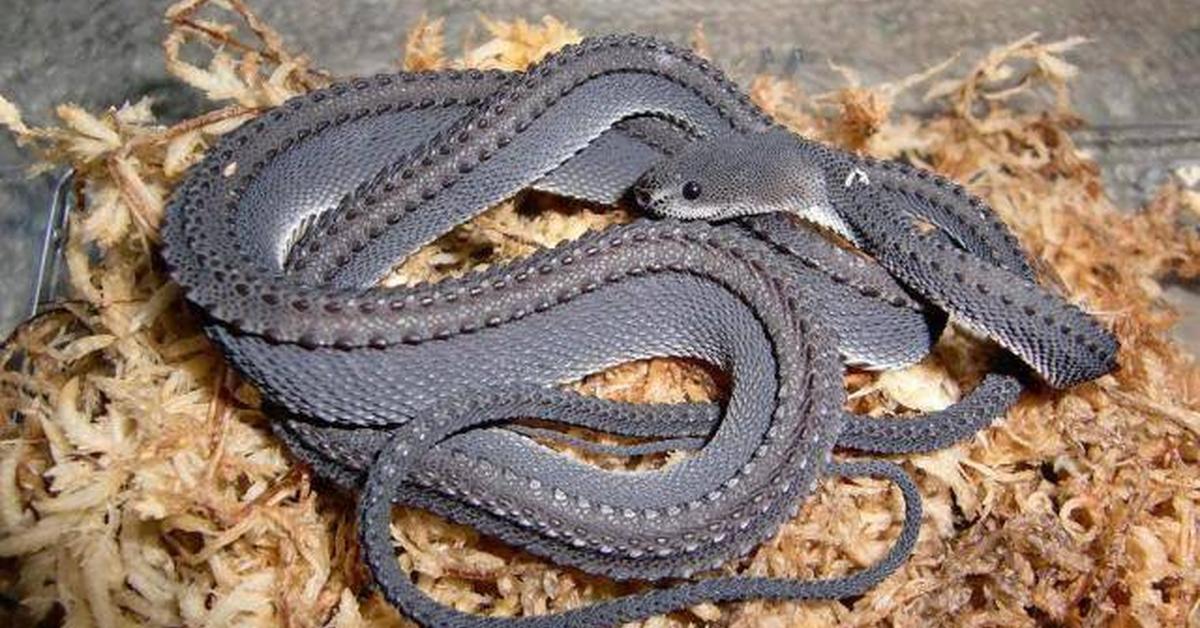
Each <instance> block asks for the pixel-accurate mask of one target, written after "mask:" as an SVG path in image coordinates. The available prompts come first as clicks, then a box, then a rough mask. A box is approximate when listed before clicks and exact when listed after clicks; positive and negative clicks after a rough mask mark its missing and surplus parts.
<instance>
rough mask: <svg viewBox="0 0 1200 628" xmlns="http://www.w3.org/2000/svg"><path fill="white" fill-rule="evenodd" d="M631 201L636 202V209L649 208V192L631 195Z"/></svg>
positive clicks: (638, 192)
mask: <svg viewBox="0 0 1200 628" xmlns="http://www.w3.org/2000/svg"><path fill="white" fill-rule="evenodd" d="M633 200H635V201H637V204H638V207H641V208H643V209H646V208H649V207H650V201H651V198H650V192H649V191H648V190H638V191H636V192H634V193H633Z"/></svg>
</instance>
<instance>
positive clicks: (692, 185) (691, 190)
mask: <svg viewBox="0 0 1200 628" xmlns="http://www.w3.org/2000/svg"><path fill="white" fill-rule="evenodd" d="M683 198H685V199H687V200H689V201H694V200H696V199H698V198H700V184H699V183H696V182H695V181H688V182H687V183H684V184H683Z"/></svg>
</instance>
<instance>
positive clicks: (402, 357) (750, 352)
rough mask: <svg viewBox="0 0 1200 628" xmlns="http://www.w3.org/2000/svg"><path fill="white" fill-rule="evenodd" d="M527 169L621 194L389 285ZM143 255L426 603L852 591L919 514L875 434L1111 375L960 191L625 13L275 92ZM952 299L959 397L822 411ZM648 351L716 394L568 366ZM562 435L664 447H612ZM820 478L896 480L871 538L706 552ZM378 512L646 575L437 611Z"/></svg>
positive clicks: (195, 178)
mask: <svg viewBox="0 0 1200 628" xmlns="http://www.w3.org/2000/svg"><path fill="white" fill-rule="evenodd" d="M530 190H536V191H540V192H543V193H549V194H555V195H560V196H565V197H569V198H573V199H577V200H580V201H583V202H587V203H594V204H598V205H605V206H611V205H622V206H626V207H631V208H635V209H637V210H638V213H637V216H636V217H635V218H634V219H632V220H631V221H630V222H628V223H626V224H618V225H613V226H610V227H606V228H603V229H600V230H596V231H591V232H589V233H587V234H585V235H583V236H581V237H579V238H577V239H574V240H571V241H568V242H564V243H562V244H559V245H557V246H554V247H549V248H542V249H540V250H538V251H536V252H534V253H533V254H531V255H529V256H527V257H524V258H520V259H517V260H513V261H509V262H505V263H501V264H495V265H492V266H490V267H488V268H486V269H484V270H479V271H475V272H470V273H468V274H466V275H463V276H460V277H454V278H447V279H442V280H439V281H434V282H425V283H420V284H416V285H407V286H386V285H384V284H383V283H382V280H383V279H384V278H386V277H387V275H388V274H389V273H390V272H391V271H392V270H393V269H394V268H395V267H396V265H397V264H398V263H400V262H401V261H403V260H404V259H405V258H406V257H408V256H409V255H411V254H412V253H413V252H415V251H417V250H419V249H420V248H421V247H423V246H425V245H427V244H429V243H430V242H432V241H433V240H435V239H436V238H437V237H439V236H441V235H442V234H445V233H447V232H448V231H449V230H451V229H453V228H454V227H456V226H457V225H460V224H462V223H465V222H467V221H469V220H471V219H472V218H474V217H475V216H478V215H479V214H481V213H482V212H484V211H486V210H488V209H489V208H490V207H493V206H495V205H497V204H499V203H501V202H503V201H505V200H508V199H512V198H514V197H518V196H520V195H522V194H527V193H529V191H530ZM162 260H163V262H164V263H165V265H166V267H167V268H168V270H169V272H170V275H171V277H172V278H173V280H174V281H175V282H177V283H178V284H179V285H180V286H181V288H182V291H183V294H184V295H185V296H186V299H187V301H188V302H189V303H190V304H191V305H192V306H193V307H194V308H195V309H196V310H197V311H198V312H199V313H200V314H201V315H202V320H203V327H204V331H205V333H206V334H207V335H208V336H209V337H210V338H211V339H212V340H213V342H214V343H215V344H216V345H217V346H218V347H219V348H220V350H221V351H222V352H223V353H224V355H225V356H226V358H227V359H228V360H229V362H230V363H231V364H232V365H233V366H234V368H236V369H237V371H238V372H240V373H241V374H242V375H243V376H244V377H246V378H247V379H248V380H249V381H250V382H252V383H253V384H255V385H256V386H257V387H258V388H259V389H260V390H261V391H262V394H263V399H264V407H265V409H266V410H267V411H268V413H269V414H270V415H271V416H272V421H271V425H272V428H273V429H274V431H275V433H276V434H278V436H279V437H280V438H281V439H282V440H283V441H284V442H285V443H286V444H287V446H288V447H289V448H290V449H291V451H292V452H293V453H294V454H295V455H296V456H297V457H298V458H299V459H300V460H302V461H303V462H306V463H307V464H309V465H310V466H311V467H312V468H313V469H314V471H315V472H316V473H317V475H319V476H321V477H323V478H326V479H327V480H329V481H331V482H332V483H334V484H335V485H338V486H340V487H342V488H344V489H346V490H348V491H357V492H358V493H359V498H358V505H357V513H358V514H357V516H358V522H359V537H360V542H361V545H362V547H363V556H364V560H365V562H366V564H367V566H368V567H369V568H370V570H371V573H372V574H373V575H374V578H375V584H376V586H377V587H378V588H379V589H380V591H381V592H382V593H383V595H384V596H385V598H386V599H387V600H388V601H389V602H390V603H392V604H393V605H395V606H396V607H398V608H399V609H400V610H402V611H403V612H404V613H405V614H406V615H407V616H409V617H411V618H412V619H414V620H416V621H417V622H419V623H421V624H423V625H438V626H463V627H466V626H485V625H486V626H509V625H521V626H526V625H528V626H569V625H587V626H594V625H613V624H618V623H622V622H628V621H633V620H637V619H642V618H646V617H649V616H652V615H657V614H663V613H668V612H671V611H673V610H678V609H681V608H686V607H688V606H691V605H694V604H698V603H700V602H705V601H714V602H720V601H732V600H745V599H833V598H844V597H848V596H854V595H860V594H862V593H864V592H865V591H867V590H869V589H870V588H871V587H873V586H874V585H875V584H877V583H878V582H880V581H881V580H882V579H883V578H885V577H887V575H888V574H890V573H891V572H892V571H894V570H895V569H897V568H898V567H899V566H900V565H901V564H903V562H904V561H905V559H906V558H907V556H908V555H909V554H911V552H912V550H913V547H914V546H915V543H916V539H917V534H918V531H919V527H920V519H921V503H920V494H919V492H918V491H917V489H916V487H915V484H914V483H913V481H912V479H911V478H909V477H908V475H907V473H906V472H904V471H903V469H902V468H901V467H899V466H898V465H897V464H896V463H894V462H891V461H888V460H886V459H881V458H878V457H871V456H872V455H874V456H878V455H882V454H904V453H915V452H925V451H931V450H935V449H938V448H940V447H945V446H948V445H950V444H953V443H955V442H957V441H960V440H962V439H964V438H968V437H969V436H970V435H972V434H974V433H975V432H976V431H978V430H979V429H982V428H983V427H986V426H987V425H989V424H990V423H991V422H992V421H993V420H994V419H995V418H996V417H998V416H1001V415H1003V414H1004V412H1005V411H1006V410H1007V408H1008V407H1010V406H1011V405H1012V404H1013V403H1015V401H1016V399H1017V397H1018V396H1019V394H1020V393H1021V391H1022V390H1023V389H1024V388H1025V387H1026V386H1028V385H1049V386H1051V387H1056V388H1063V387H1068V386H1073V385H1075V384H1078V383H1081V382H1084V381H1088V380H1090V379H1094V378H1097V377H1099V376H1101V375H1103V374H1105V373H1107V372H1109V371H1111V370H1112V369H1113V368H1115V364H1116V362H1115V360H1116V357H1115V356H1116V353H1117V349H1118V345H1117V342H1116V340H1115V338H1114V337H1113V336H1112V334H1111V333H1109V332H1108V331H1107V330H1105V329H1104V328H1103V327H1102V326H1101V325H1100V324H1099V322H1097V321H1096V320H1095V319H1094V318H1093V317H1092V316H1090V315H1088V314H1087V313H1085V312H1084V311H1083V310H1081V309H1080V308H1078V307H1077V306H1075V305H1073V304H1071V303H1069V302H1067V301H1066V300H1065V299H1064V298H1062V297H1061V296H1059V295H1057V294H1056V293H1054V292H1052V291H1050V290H1047V289H1046V288H1043V287H1042V286H1041V285H1040V284H1039V282H1038V276H1037V273H1036V271H1035V269H1034V267H1033V266H1032V264H1031V263H1030V262H1029V259H1028V257H1027V255H1026V253H1025V252H1024V250H1023V249H1022V248H1021V246H1020V244H1019V242H1018V241H1017V240H1016V238H1015V237H1014V236H1013V235H1012V233H1011V232H1010V231H1009V230H1008V229H1007V227H1006V226H1005V225H1004V223H1003V222H1002V221H1001V220H1000V219H999V218H998V217H997V216H996V214H995V212H994V211H993V210H991V208H989V207H988V206H987V205H986V204H985V203H984V202H983V201H982V200H980V199H979V198H977V197H975V196H973V195H971V194H969V193H968V192H966V190H964V188H963V187H961V186H960V185H958V184H956V183H953V182H951V181H949V180H948V179H945V178H943V177H940V176H938V175H936V174H933V173H931V172H928V171H926V170H923V169H920V168H916V167H913V166H910V165H906V164H903V163H899V162H893V161H880V160H876V159H873V158H870V157H866V156H861V155H856V154H853V153H849V152H845V151H842V150H839V149H836V148H834V147H831V146H827V145H824V144H821V143H819V142H816V141H812V140H808V139H805V138H802V137H800V136H797V135H795V134H793V133H791V132H790V131H787V130H786V129H784V128H783V127H782V126H780V125H779V124H778V123H776V122H775V121H773V120H772V119H771V118H770V117H769V116H768V115H767V114H765V113H764V112H763V111H762V110H761V109H760V108H758V107H757V106H756V105H755V104H754V103H753V102H751V100H750V99H749V97H748V96H747V95H746V94H745V93H743V92H742V91H741V90H740V89H739V88H738V87H737V86H736V85H735V84H734V83H732V82H731V81H730V80H729V79H727V78H726V77H725V75H724V74H723V73H722V72H721V70H720V69H718V68H716V67H715V66H714V65H713V64H712V63H710V62H709V61H707V60H705V59H703V58H700V57H698V56H697V55H695V54H694V53H692V52H690V51H688V50H685V49H682V48H679V47H676V46H674V45H672V44H670V43H667V42H664V41H660V40H656V39H653V38H648V37H642V36H638V35H610V36H602V37H595V38H589V39H585V40H583V41H582V42H580V43H578V44H572V45H568V46H566V47H564V48H562V49H560V50H559V51H557V52H554V53H551V54H550V55H548V56H547V57H545V58H544V59H543V60H541V61H540V62H538V63H537V64H536V65H534V66H532V67H531V68H529V69H528V70H527V71H524V72H505V71H498V70H489V71H479V70H438V71H429V72H399V73H391V74H378V75H374V76H370V77H358V78H353V79H349V80H345V81H341V82H337V83H334V84H333V85H331V86H329V87H328V88H323V89H320V90H317V91H313V92H310V93H307V94H304V95H301V96H297V97H295V98H292V99H291V100H288V101H287V102H285V103H283V104H282V105H280V106H278V107H275V108H273V109H271V110H268V111H266V112H263V113H262V114H261V115H259V116H257V117H256V118H254V119H252V120H250V121H248V122H246V123H244V124H243V125H242V126H240V127H239V128H237V129H235V130H234V131H231V132H230V133H228V134H226V135H224V136H222V137H221V138H220V139H219V140H218V141H217V142H216V143H215V144H214V145H213V146H212V147H211V148H210V149H209V150H208V151H207V153H206V155H205V157H204V158H203V159H202V160H201V161H200V162H198V163H197V164H196V165H194V166H193V167H192V168H191V169H190V170H189V172H188V174H187V176H186V177H185V178H184V180H183V181H182V182H181V183H180V184H179V185H178V186H177V188H176V189H175V191H174V192H173V194H172V196H171V200H170V202H169V205H168V209H167V214H166V219H165V222H164V225H163V229H162ZM948 321H953V322H955V323H956V324H958V325H960V326H961V327H963V328H964V329H967V330H968V331H970V332H973V333H976V334H979V335H982V336H986V337H987V338H990V339H992V340H994V341H995V342H996V343H997V344H998V345H999V346H1000V347H1001V348H1002V349H1004V351H1003V352H1002V353H1001V354H1000V355H999V357H998V358H997V359H996V360H995V364H994V368H993V370H992V371H991V372H989V373H988V374H987V375H986V376H985V377H984V378H983V380H982V381H981V382H980V383H979V384H977V385H976V386H975V388H974V389H973V390H972V391H970V392H969V393H968V394H967V395H966V396H965V397H964V398H963V399H962V400H961V401H960V402H958V403H956V404H954V405H952V406H950V407H948V408H946V409H944V410H941V411H937V412H930V413H926V414H919V415H911V416H905V417H899V418H890V419H872V418H868V417H860V416H856V415H853V414H851V413H849V412H847V411H846V410H845V409H844V405H845V403H846V393H845V390H844V385H843V374H844V372H845V368H846V366H847V365H850V366H856V367H861V368H867V369H890V368H898V367H902V366H906V365H910V364H913V363H915V362H917V361H919V360H921V359H922V358H923V357H924V356H925V355H927V354H928V353H929V351H930V349H931V347H932V346H933V344H934V343H935V342H936V341H937V339H938V337H939V336H940V334H941V332H942V330H943V328H944V327H945V325H946V324H947V322H948ZM653 357H675V358H688V359H693V360H698V361H700V362H702V363H705V364H708V365H710V366H711V367H713V368H715V369H717V370H720V371H721V372H723V373H725V374H726V375H727V376H728V380H729V387H728V388H729V390H728V394H727V396H726V398H725V399H724V400H723V401H721V402H718V403H680V404H634V403H623V402H616V401H608V400H604V399H600V398H595V397H590V396H585V395H583V394H581V393H578V392H576V391H575V390H574V389H572V388H570V387H569V386H568V384H570V383H572V382H575V381H578V380H580V379H581V378H583V377H585V376H587V375H589V374H593V373H597V372H601V371H603V370H605V369H608V368H611V367H614V366H617V365H620V364H624V363H628V362H631V361H634V360H640V359H646V358H653ZM530 420H535V421H537V422H536V423H531V422H530ZM564 427H578V428H584V430H585V432H586V431H591V432H598V433H607V434H614V435H620V436H624V437H630V438H629V439H623V440H622V441H621V442H623V443H627V444H616V445H613V444H601V443H599V442H596V441H595V439H592V438H587V437H580V436H577V435H574V434H575V433H574V432H573V433H571V434H568V433H567V431H564V430H563V429H562V428H564ZM562 445H570V446H573V447H575V448H576V449H581V450H585V451H587V450H590V451H593V452H597V453H603V454H609V455H619V456H642V455H647V454H655V453H661V452H666V451H682V452H684V455H682V456H680V457H679V459H673V460H672V461H671V462H670V463H668V464H664V465H660V466H657V467H654V468H650V469H645V470H638V471H619V470H606V469H601V468H599V467H597V466H594V465H591V464H588V463H586V462H584V461H581V460H580V459H578V458H576V457H573V456H569V455H566V454H564V453H563V452H562V451H561V446H562ZM835 450H841V451H846V452H857V454H856V455H857V456H858V457H855V456H856V455H855V454H851V455H849V457H847V456H842V455H839V456H838V457H835V456H834V452H835ZM835 476H836V477H859V476H874V477H879V478H883V479H886V480H888V481H889V482H891V483H892V484H894V485H895V486H896V487H897V488H898V489H899V492H900V495H901V497H902V499H903V501H904V507H903V510H904V515H905V518H904V521H903V524H902V526H901V531H900V534H899V535H898V536H897V538H896V539H895V541H893V544H892V546H891V548H890V549H889V550H888V552H887V554H886V555H885V556H884V557H883V558H882V559H881V560H880V561H879V562H878V563H876V564H874V565H872V566H870V567H867V568H864V569H862V570H860V571H857V572H854V573H851V574H849V575H845V576H838V577H828V578H821V579H815V580H794V579H787V578H771V577H748V576H731V575H720V574H717V575H714V574H713V573H712V571H713V570H716V569H719V568H720V567H721V566H723V565H726V564H728V563H729V562H730V561H731V560H735V559H738V558H741V557H743V556H745V555H746V554H747V553H749V552H750V551H751V550H753V549H754V548H755V547H756V546H758V545H759V544H761V543H762V542H764V541H765V540H767V539H769V538H770V537H771V536H772V535H774V534H775V533H776V532H777V531H778V529H779V528H780V526H781V525H782V524H783V523H784V522H786V521H788V520H789V519H791V518H793V517H795V516H797V513H798V511H799V508H800V506H801V505H802V504H803V503H804V501H805V499H806V498H807V497H808V496H809V495H811V494H812V493H813V491H814V490H815V488H816V486H817V483H818V482H819V481H820V479H821V478H824V477H835ZM394 504H404V505H409V506H414V507H417V508H421V509H425V510H429V511H431V512H433V513H435V514H438V515H440V516H443V517H446V518H448V519H450V520H452V521H456V522H459V523H463V524H466V525H469V526H472V527H474V528H476V529H478V530H480V531H481V532H483V533H485V534H487V535H490V536H493V537H495V538H498V539H500V540H501V541H504V542H505V543H508V544H510V545H513V546H515V547H519V548H521V549H523V550H526V551H528V552H530V553H532V554H534V555H537V556H541V557H543V558H546V559H548V560H550V561H552V562H554V563H557V564H562V565H566V566H570V567H574V568H577V569H580V570H582V571H585V572H588V573H592V574H597V575H602V576H606V577H608V578H612V579H615V580H634V581H646V582H657V583H666V585H665V586H654V587H650V588H649V589H647V590H645V591H643V592H641V593H635V594H629V595H624V596H621V597H617V598H615V599H611V600H606V601H603V602H599V603H596V604H592V605H590V606H584V607H580V608H574V609H569V610H564V611H559V612H556V613H550V614H546V615H537V616H529V617H521V618H491V617H483V616H478V615H473V614H469V613H464V612H460V611H458V610H455V609H453V608H450V607H447V606H445V605H442V604H440V603H438V602H437V601H435V600H433V599H432V598H431V597H429V596H428V595H427V594H425V593H424V592H423V591H422V590H421V589H420V588H418V587H417V586H416V585H415V584H414V583H413V581H412V580H411V578H410V577H409V576H407V575H406V574H404V573H403V571H402V570H401V569H400V567H399V563H398V560H397V557H396V554H395V549H394V548H393V546H392V543H391V539H390V534H389V513H390V512H391V507H392V506H393V505H394Z"/></svg>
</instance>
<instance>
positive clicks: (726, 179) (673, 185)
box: [633, 130, 840, 231]
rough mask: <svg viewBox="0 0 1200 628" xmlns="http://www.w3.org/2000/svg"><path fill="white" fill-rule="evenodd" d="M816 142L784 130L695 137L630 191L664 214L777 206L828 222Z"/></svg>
mask: <svg viewBox="0 0 1200 628" xmlns="http://www.w3.org/2000/svg"><path fill="white" fill-rule="evenodd" d="M813 146H814V145H812V144H810V143H807V142H804V141H802V140H801V139H800V138H797V137H796V136H794V135H792V134H791V133H788V132H786V131H783V130H772V131H768V132H765V133H751V134H740V133H731V134H728V135H720V136H716V137H711V138H705V139H701V140H697V141H695V142H693V143H692V144H690V145H689V146H687V147H686V148H684V149H683V150H682V151H680V152H679V153H677V154H675V155H672V156H670V157H667V158H665V159H663V160H662V161H661V162H659V163H658V164H656V165H655V166H654V167H652V168H651V169H650V170H648V171H646V173H645V174H643V175H642V177H641V178H640V179H639V180H638V182H637V183H636V184H634V187H633V198H634V201H635V202H636V203H637V204H638V206H639V207H640V208H641V209H642V210H643V211H645V212H647V213H648V214H650V215H652V216H660V217H664V218H678V219H682V220H709V221H713V220H724V219H728V218H736V217H738V216H748V215H752V214H765V213H770V212H777V211H778V212H790V213H793V214H796V215H799V216H800V217H802V218H806V219H809V220H812V221H814V222H818V223H822V224H826V225H827V226H829V225H828V223H829V222H830V221H829V220H827V218H828V217H829V216H832V214H833V210H832V207H831V205H830V202H829V197H828V194H827V193H826V187H825V176H824V170H823V168H822V164H821V162H820V159H819V156H820V154H821V153H820V151H815V150H814V149H813ZM839 222H840V221H839ZM838 230H839V231H840V229H838Z"/></svg>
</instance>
